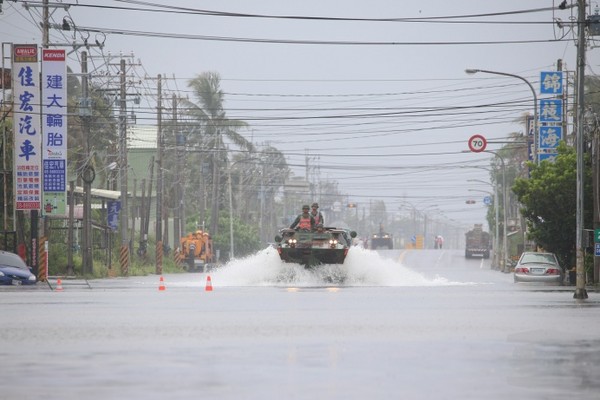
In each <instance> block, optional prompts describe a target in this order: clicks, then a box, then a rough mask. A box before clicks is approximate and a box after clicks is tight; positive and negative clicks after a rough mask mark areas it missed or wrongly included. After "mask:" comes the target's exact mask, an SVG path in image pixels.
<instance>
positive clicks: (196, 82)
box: [182, 72, 254, 235]
mask: <svg viewBox="0 0 600 400" xmlns="http://www.w3.org/2000/svg"><path fill="white" fill-rule="evenodd" d="M188 86H189V87H190V88H192V90H193V92H194V96H195V97H196V98H197V101H198V102H197V103H193V102H191V101H188V100H182V105H183V107H185V114H186V115H187V116H188V117H189V118H191V119H192V120H194V121H196V122H197V123H198V125H197V129H194V132H195V133H196V135H195V137H192V136H191V135H190V137H189V138H188V139H189V140H190V144H197V145H198V146H199V148H201V149H206V150H208V151H209V152H210V153H209V154H210V156H209V157H208V161H209V163H210V168H211V171H212V173H211V179H210V184H211V185H212V190H211V215H212V216H213V218H211V223H210V232H211V234H212V235H216V234H217V233H218V216H219V209H220V203H221V202H222V198H221V185H220V182H221V176H222V174H223V172H222V171H221V168H222V167H224V166H225V165H224V160H225V157H226V153H227V152H226V147H225V143H224V138H225V139H227V140H228V141H229V142H231V143H233V144H234V145H236V146H239V147H241V148H243V149H246V150H253V149H254V147H253V145H252V143H251V142H249V141H248V140H247V139H245V138H244V137H243V136H242V135H241V134H240V133H239V130H240V129H242V128H244V127H246V126H247V124H246V123H245V122H244V121H240V120H236V119H230V118H228V117H227V114H226V112H225V109H224V108H223V104H224V97H225V95H224V93H223V91H222V90H221V79H220V77H219V74H218V73H216V72H205V73H202V74H200V75H198V76H197V77H196V78H194V79H192V80H190V81H189V83H188Z"/></svg>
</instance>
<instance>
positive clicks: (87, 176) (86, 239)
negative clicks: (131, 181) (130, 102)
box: [79, 51, 94, 275]
mask: <svg viewBox="0 0 600 400" xmlns="http://www.w3.org/2000/svg"><path fill="white" fill-rule="evenodd" d="M88 92H89V84H88V65H87V52H85V51H82V52H81V100H80V106H79V118H81V121H82V123H83V124H82V125H83V134H84V136H85V138H86V139H85V140H86V145H85V151H86V159H89V156H90V142H89V137H90V116H91V110H90V109H89V105H90V102H89V95H88ZM88 162H89V160H88V161H86V165H85V166H84V171H83V177H82V178H83V194H84V201H83V238H82V239H83V240H82V242H83V243H82V244H83V254H82V261H83V266H82V269H83V273H84V274H90V275H91V274H93V259H92V204H91V203H92V197H91V191H92V181H93V175H94V174H93V173H91V171H90V168H91V166H89V165H87V163H88Z"/></svg>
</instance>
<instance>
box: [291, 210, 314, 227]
mask: <svg viewBox="0 0 600 400" xmlns="http://www.w3.org/2000/svg"><path fill="white" fill-rule="evenodd" d="M309 210H310V207H309V206H308V205H306V204H305V205H303V206H302V214H300V215H298V216H297V217H296V219H295V220H294V222H292V225H290V229H296V230H297V231H298V230H300V231H305V232H311V231H313V230H314V229H315V226H316V225H317V224H316V223H315V219H314V218H313V216H312V215H311V214H310V211H309Z"/></svg>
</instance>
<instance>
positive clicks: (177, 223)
mask: <svg viewBox="0 0 600 400" xmlns="http://www.w3.org/2000/svg"><path fill="white" fill-rule="evenodd" d="M172 100H173V132H174V133H175V146H176V148H177V150H176V151H177V162H176V163H175V166H176V167H175V169H176V172H175V179H174V181H175V182H174V183H175V202H176V203H175V218H174V219H173V240H174V242H175V247H177V246H179V242H180V239H181V190H182V188H181V150H180V146H181V144H182V141H183V138H182V137H181V135H180V133H179V130H178V128H177V95H175V93H173V96H172Z"/></svg>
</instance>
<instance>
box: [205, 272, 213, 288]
mask: <svg viewBox="0 0 600 400" xmlns="http://www.w3.org/2000/svg"><path fill="white" fill-rule="evenodd" d="M204 290H206V291H207V292H212V280H211V279H210V275H208V276H207V277H206V288H205V289H204Z"/></svg>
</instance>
